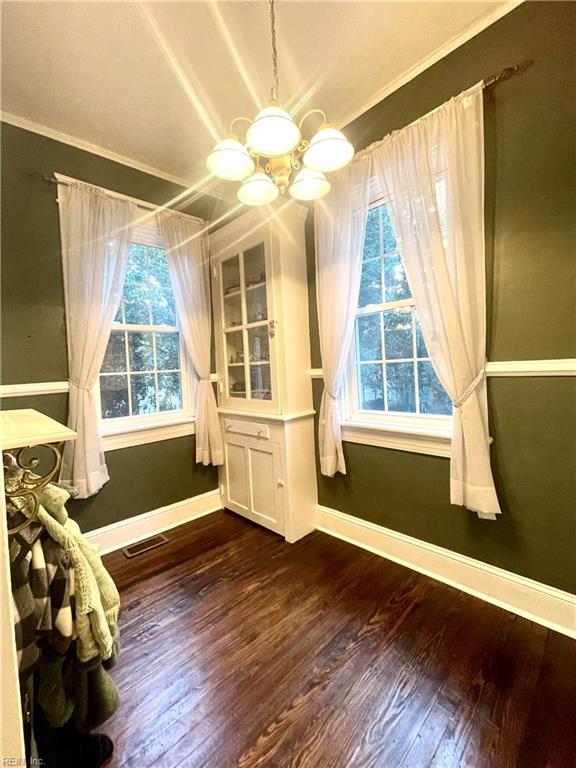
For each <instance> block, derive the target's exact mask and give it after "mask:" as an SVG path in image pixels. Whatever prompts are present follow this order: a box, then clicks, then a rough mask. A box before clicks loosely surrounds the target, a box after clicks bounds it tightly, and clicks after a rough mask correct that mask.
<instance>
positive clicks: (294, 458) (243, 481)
mask: <svg viewBox="0 0 576 768" xmlns="http://www.w3.org/2000/svg"><path fill="white" fill-rule="evenodd" d="M306 214H307V209H306V208H304V207H303V206H300V205H298V204H296V203H286V201H283V202H282V203H280V204H279V205H278V207H276V208H274V209H271V208H270V207H268V208H266V210H263V209H260V208H257V209H252V210H249V211H247V212H246V213H245V214H243V215H242V216H240V217H239V218H237V219H236V220H234V221H233V222H231V223H230V224H228V225H227V226H225V227H223V228H222V229H219V230H218V231H217V232H215V233H214V234H212V235H211V236H210V257H211V270H212V281H213V296H214V326H215V339H216V358H217V373H218V380H219V381H218V389H219V406H220V418H221V425H222V431H223V434H224V441H225V463H224V466H223V468H222V470H221V485H222V492H223V499H224V504H225V506H226V507H227V508H229V509H231V510H233V511H235V512H238V513H239V514H242V515H244V516H245V517H247V518H249V519H250V520H253V521H254V522H256V523H259V524H261V525H263V526H265V527H267V528H270V529H271V530H273V531H275V532H276V533H279V534H281V535H283V536H285V537H286V538H287V539H288V540H289V541H295V540H296V539H298V538H300V537H301V536H304V535H305V534H306V533H309V532H310V531H312V530H314V527H315V509H316V502H317V494H316V472H315V462H314V411H313V407H312V389H311V383H310V378H309V375H308V371H309V369H310V343H309V338H310V334H309V324H308V288H307V277H306V252H305V240H304V223H305V219H306Z"/></svg>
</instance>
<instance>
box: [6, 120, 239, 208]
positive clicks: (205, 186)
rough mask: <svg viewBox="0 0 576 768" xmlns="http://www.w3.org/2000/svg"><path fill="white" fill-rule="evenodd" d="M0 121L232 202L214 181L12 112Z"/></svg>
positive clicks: (191, 189)
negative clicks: (171, 170)
mask: <svg viewBox="0 0 576 768" xmlns="http://www.w3.org/2000/svg"><path fill="white" fill-rule="evenodd" d="M0 120H1V121H2V122H3V123H7V124H8V125H13V126H15V127H16V128H22V129H23V130H25V131H31V132H32V133H37V134H39V135H40V136H45V137H46V138H47V139H52V140H53V141H59V142H60V143H61V144H67V145H68V146H70V147H75V148H76V149H81V150H83V151H84V152H90V153H91V154H93V155H98V157H103V158H105V159H106V160H111V161H112V162H114V163H119V164H120V165H125V166H126V167H128V168H133V169H134V170H135V171H140V172H141V173H146V174H148V175H149V176H155V177H156V178H158V179H163V180H164V181H170V182H172V184H178V186H180V187H185V188H187V189H190V191H191V192H192V191H196V192H197V193H198V192H199V193H200V194H202V195H207V196H208V197H214V198H216V199H218V200H222V201H223V202H226V203H229V202H231V197H230V196H226V195H224V194H222V193H221V192H218V191H217V190H214V189H212V188H211V186H210V185H211V184H215V183H216V182H214V180H212V179H210V180H209V181H207V182H205V183H201V182H200V183H198V182H197V181H192V180H191V179H185V178H183V177H181V176H174V175H173V174H171V173H166V171H162V170H161V169H160V168H155V167H154V166H152V165H147V164H146V163H141V162H140V161H138V160H134V159H133V158H131V157H126V156H125V155H119V154H118V153H117V152H112V151H111V150H109V149H105V148H104V147H100V146H99V145H98V144H92V143H91V142H89V141H84V140H83V139H78V138H76V137H75V136H71V135H70V134H68V133H63V132H62V131H56V130H54V129H53V128H49V127H48V126H47V125H41V124H40V123H35V122H34V121H33V120H28V118H26V117H20V115H14V114H12V113H11V112H4V111H0ZM234 201H236V198H234Z"/></svg>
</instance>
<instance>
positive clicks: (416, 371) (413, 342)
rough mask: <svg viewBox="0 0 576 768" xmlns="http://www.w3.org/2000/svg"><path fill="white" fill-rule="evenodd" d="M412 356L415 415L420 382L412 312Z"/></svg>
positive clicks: (414, 323)
mask: <svg viewBox="0 0 576 768" xmlns="http://www.w3.org/2000/svg"><path fill="white" fill-rule="evenodd" d="M412 354H413V356H414V360H413V367H414V392H415V395H416V413H418V414H419V413H420V382H419V381H418V361H417V350H416V317H415V312H414V310H412Z"/></svg>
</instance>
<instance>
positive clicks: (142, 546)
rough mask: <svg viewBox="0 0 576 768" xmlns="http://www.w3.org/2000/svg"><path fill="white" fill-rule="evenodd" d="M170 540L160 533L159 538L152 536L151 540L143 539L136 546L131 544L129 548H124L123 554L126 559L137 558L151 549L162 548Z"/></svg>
mask: <svg viewBox="0 0 576 768" xmlns="http://www.w3.org/2000/svg"><path fill="white" fill-rule="evenodd" d="M167 541H168V539H167V538H166V536H163V535H162V534H161V533H159V534H158V535H157V536H150V538H149V539H143V540H142V541H137V542H136V543H135V544H130V546H129V547H124V548H123V550H122V552H124V555H125V556H126V557H137V556H138V555H142V554H144V552H148V551H149V550H150V549H155V548H156V547H160V546H161V545H162V544H166V543H167Z"/></svg>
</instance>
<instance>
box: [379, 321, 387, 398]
mask: <svg viewBox="0 0 576 768" xmlns="http://www.w3.org/2000/svg"><path fill="white" fill-rule="evenodd" d="M380 336H381V338H382V362H381V365H382V387H383V395H384V410H385V411H387V410H388V373H387V371H386V342H385V339H384V312H380Z"/></svg>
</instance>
